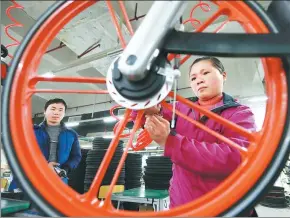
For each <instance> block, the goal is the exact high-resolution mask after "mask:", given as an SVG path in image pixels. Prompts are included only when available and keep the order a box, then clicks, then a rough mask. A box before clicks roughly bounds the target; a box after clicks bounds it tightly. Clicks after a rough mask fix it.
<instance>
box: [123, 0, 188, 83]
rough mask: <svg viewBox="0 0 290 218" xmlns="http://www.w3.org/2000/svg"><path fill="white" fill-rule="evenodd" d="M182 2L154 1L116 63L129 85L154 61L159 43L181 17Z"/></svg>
mask: <svg viewBox="0 0 290 218" xmlns="http://www.w3.org/2000/svg"><path fill="white" fill-rule="evenodd" d="M185 6H186V2H184V1H155V2H154V3H153V5H152V7H151V8H150V10H149V12H148V14H147V15H146V17H145V19H144V20H143V22H142V24H141V25H140V27H139V28H138V29H137V31H136V33H135V34H134V36H133V37H132V39H131V40H130V42H129V44H128V45H127V47H126V48H125V50H124V52H123V54H122V55H121V56H120V59H119V61H118V68H119V70H120V72H121V73H122V74H123V75H124V76H125V77H127V79H128V80H130V81H139V80H142V79H143V78H144V77H145V76H146V75H147V73H148V72H149V70H150V68H151V66H152V63H153V62H154V60H155V59H156V58H157V57H158V55H159V53H160V48H161V46H162V43H163V39H164V37H165V36H166V34H167V33H168V32H169V31H170V30H172V29H173V28H174V26H175V25H176V24H177V22H178V21H179V19H180V17H181V16H182V14H183V12H184V9H185Z"/></svg>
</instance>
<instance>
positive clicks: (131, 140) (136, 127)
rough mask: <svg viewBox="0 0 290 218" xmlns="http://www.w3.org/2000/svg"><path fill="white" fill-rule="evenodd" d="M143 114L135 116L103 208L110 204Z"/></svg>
mask: <svg viewBox="0 0 290 218" xmlns="http://www.w3.org/2000/svg"><path fill="white" fill-rule="evenodd" d="M143 114H144V111H139V112H138V114H137V117H136V121H135V124H134V126H133V129H132V132H131V134H130V138H129V141H128V142H127V145H126V148H125V150H124V153H123V155H122V157H121V160H120V162H119V164H118V167H117V170H116V172H115V174H114V177H113V180H112V182H111V184H110V187H109V190H108V192H107V194H106V197H105V202H104V206H107V205H109V203H110V202H111V196H112V192H113V189H114V186H115V184H116V182H117V180H118V177H119V175H120V173H121V170H122V167H123V165H124V162H125V160H126V157H127V155H128V150H129V148H130V147H132V144H133V140H134V136H135V133H136V131H137V130H138V129H139V127H140V124H141V122H142V116H143Z"/></svg>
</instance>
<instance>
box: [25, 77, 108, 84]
mask: <svg viewBox="0 0 290 218" xmlns="http://www.w3.org/2000/svg"><path fill="white" fill-rule="evenodd" d="M37 82H67V83H99V84H105V83H106V78H103V77H96V78H95V77H64V76H56V77H45V76H34V77H31V78H30V79H29V83H28V84H29V86H31V85H35V84H36V83H37Z"/></svg>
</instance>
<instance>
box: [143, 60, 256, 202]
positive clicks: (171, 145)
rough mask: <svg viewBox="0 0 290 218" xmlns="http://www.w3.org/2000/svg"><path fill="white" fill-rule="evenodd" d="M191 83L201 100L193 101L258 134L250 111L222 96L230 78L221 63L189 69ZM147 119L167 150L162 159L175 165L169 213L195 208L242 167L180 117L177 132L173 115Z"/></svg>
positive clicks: (149, 113) (230, 151)
mask: <svg viewBox="0 0 290 218" xmlns="http://www.w3.org/2000/svg"><path fill="white" fill-rule="evenodd" d="M189 78H190V85H191V88H192V90H193V92H194V93H195V95H196V96H197V97H195V98H193V99H192V101H194V102H195V103H196V104H199V105H200V106H202V107H204V108H207V109H209V110H211V111H213V112H215V113H217V114H219V115H220V116H222V117H224V118H225V119H227V120H229V121H231V122H234V123H236V124H238V125H240V126H242V127H244V128H245V129H248V130H249V131H255V130H256V125H255V121H254V115H253V113H252V111H251V110H250V108H249V107H247V106H244V105H241V104H239V103H238V102H237V101H235V100H234V99H233V98H232V97H231V96H229V95H227V94H225V93H223V87H224V82H225V81H226V72H225V70H224V67H223V65H222V63H221V62H220V61H219V60H218V59H217V58H214V57H204V58H199V59H197V60H195V61H194V62H193V63H192V65H191V67H190V73H189ZM176 109H177V110H179V111H180V112H182V113H183V114H186V115H187V116H189V117H190V118H192V119H194V120H199V121H200V122H202V123H203V124H204V125H206V126H207V127H209V128H210V129H212V130H214V131H216V132H218V133H220V134H222V135H223V136H225V137H227V138H229V139H230V140H232V141H234V142H236V143H237V144H239V145H240V146H247V145H248V141H247V139H246V138H244V137H242V136H240V135H239V134H237V133H236V132H234V131H232V130H231V129H229V128H226V127H224V126H223V125H221V124H220V123H218V122H216V121H214V120H212V119H210V118H208V117H206V116H204V115H202V114H200V113H199V112H198V111H195V110H193V109H191V108H189V107H188V106H186V105H184V104H182V103H180V102H177V103H176ZM145 113H146V122H145V126H144V127H145V128H146V129H147V131H148V132H149V134H150V136H151V138H152V139H153V140H154V141H155V142H156V143H158V144H159V145H160V146H162V147H164V150H165V151H164V155H165V156H167V157H170V158H171V160H172V162H173V168H172V170H173V176H172V179H171V182H170V188H169V194H170V208H174V207H176V206H180V205H183V204H185V203H188V202H191V201H193V200H195V199H197V198H199V197H201V196H202V195H204V194H206V193H207V192H209V191H211V190H212V189H214V188H215V187H217V186H218V185H219V184H220V183H221V182H222V181H223V180H224V179H225V178H226V177H227V176H229V175H230V174H231V173H232V172H233V171H234V170H235V169H236V168H237V167H238V165H239V164H240V163H241V155H240V153H239V151H238V150H237V149H235V148H233V147H231V146H229V145H227V144H226V143H224V142H222V141H220V140H218V139H217V138H216V137H214V136H212V135H211V134H209V133H207V132H205V131H203V130H201V129H199V128H197V127H196V126H195V125H193V124H192V123H190V122H188V121H186V120H185V119H183V118H181V117H177V119H176V125H175V128H174V130H173V129H170V123H169V121H170V120H171V118H172V112H171V111H169V110H167V109H165V108H160V107H153V108H149V109H146V111H145ZM160 114H161V115H162V116H160Z"/></svg>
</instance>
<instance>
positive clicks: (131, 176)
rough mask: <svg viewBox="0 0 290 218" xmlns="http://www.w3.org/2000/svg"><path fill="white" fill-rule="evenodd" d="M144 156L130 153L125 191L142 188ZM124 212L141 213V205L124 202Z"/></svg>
mask: <svg viewBox="0 0 290 218" xmlns="http://www.w3.org/2000/svg"><path fill="white" fill-rule="evenodd" d="M141 178H142V155H141V154H133V153H129V154H128V155H127V158H126V168H125V189H126V190H127V189H133V188H139V187H141ZM123 207H124V210H130V211H139V204H138V203H133V202H123Z"/></svg>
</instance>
